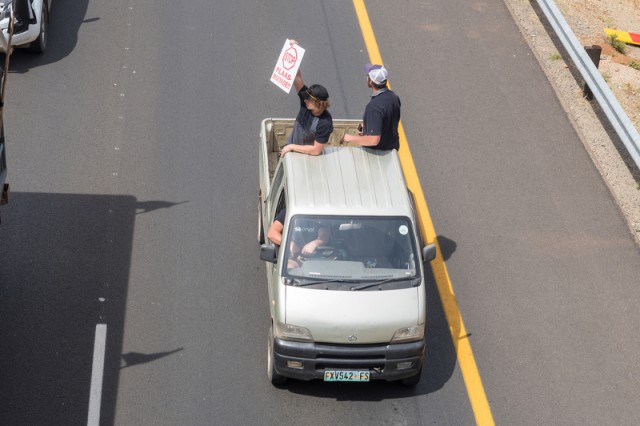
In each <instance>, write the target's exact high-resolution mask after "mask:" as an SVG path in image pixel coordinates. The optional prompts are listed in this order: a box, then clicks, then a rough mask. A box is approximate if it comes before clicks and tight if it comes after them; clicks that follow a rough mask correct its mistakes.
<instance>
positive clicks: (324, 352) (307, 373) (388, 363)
mask: <svg viewBox="0 0 640 426" xmlns="http://www.w3.org/2000/svg"><path fill="white" fill-rule="evenodd" d="M425 350H426V344H425V341H424V339H423V340H420V341H417V342H408V343H398V344H382V345H331V344H326V343H308V342H292V341H288V340H281V339H278V338H276V339H274V342H273V352H274V353H273V356H274V363H275V369H276V371H277V372H278V374H280V375H281V376H284V377H290V378H293V379H298V380H313V379H323V378H324V372H325V370H367V371H370V372H371V380H387V381H392V380H401V379H406V378H408V377H412V376H415V375H416V374H418V373H419V372H420V369H421V368H422V361H423V358H424V353H425ZM287 361H299V362H302V368H292V367H290V366H288V365H287ZM398 363H410V366H409V367H408V368H402V369H398ZM405 365H407V364H405Z"/></svg>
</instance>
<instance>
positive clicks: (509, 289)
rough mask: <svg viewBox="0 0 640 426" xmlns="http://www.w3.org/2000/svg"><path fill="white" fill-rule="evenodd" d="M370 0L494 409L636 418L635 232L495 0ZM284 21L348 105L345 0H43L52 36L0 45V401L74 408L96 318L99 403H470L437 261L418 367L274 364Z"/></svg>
mask: <svg viewBox="0 0 640 426" xmlns="http://www.w3.org/2000/svg"><path fill="white" fill-rule="evenodd" d="M366 6H367V9H368V12H369V16H370V18H371V23H372V25H373V30H374V32H375V35H376V38H377V41H378V44H379V48H380V52H381V54H382V58H383V60H384V62H385V64H386V65H387V68H388V69H389V71H390V73H391V83H392V85H393V89H394V90H395V91H396V92H398V93H399V95H400V96H401V98H402V102H403V112H402V113H403V123H404V128H405V131H406V133H407V139H408V141H409V145H410V147H411V152H412V154H413V157H414V159H415V162H416V167H417V169H418V173H419V175H420V178H421V181H422V185H423V188H424V191H425V194H426V197H427V203H428V205H429V209H430V211H431V214H432V217H433V221H434V224H435V228H436V231H437V232H438V235H439V237H438V239H439V243H440V247H441V249H442V252H443V254H444V257H445V259H446V262H447V267H448V271H449V274H450V277H451V281H452V284H453V289H454V291H455V294H456V296H457V300H458V303H459V306H460V311H461V313H462V316H463V319H464V322H465V325H466V328H467V331H468V333H469V335H468V336H467V338H468V339H469V341H470V343H471V347H472V349H473V351H474V355H475V359H476V362H477V366H478V370H479V372H480V375H481V377H482V381H483V384H484V390H485V392H486V395H487V398H488V401H489V404H490V406H491V412H492V414H493V417H494V419H495V421H496V423H497V424H505V425H507V424H509V425H512V424H523V425H529V424H531V425H534V424H535V425H537V424H598V425H602V424H633V423H636V422H637V420H638V419H639V418H640V408H639V407H638V404H637V395H638V393H639V391H640V385H638V380H637V377H636V376H637V360H638V356H637V352H638V349H640V338H638V334H637V333H636V330H635V328H636V325H637V324H638V323H639V322H640V313H639V311H638V309H637V306H638V303H639V302H640V291H639V290H638V287H637V284H638V282H639V281H640V280H639V279H638V277H640V252H639V251H638V248H637V247H636V246H635V245H634V243H633V240H632V238H631V237H630V236H629V235H628V231H627V228H626V225H625V224H624V221H623V220H622V218H621V216H620V213H619V212H618V210H617V208H616V207H615V205H614V203H613V201H612V199H611V197H610V196H609V194H608V192H607V190H606V187H605V185H604V184H603V182H602V180H601V179H600V177H599V175H598V173H597V170H596V169H595V167H594V166H593V164H592V163H591V162H590V160H589V156H588V155H587V153H586V152H585V150H584V148H583V146H582V144H581V143H580V141H579V139H578V137H577V135H576V133H575V132H574V130H573V129H572V127H571V125H570V122H569V120H568V119H567V117H566V115H565V113H564V112H563V110H562V108H561V106H560V104H559V102H558V101H557V99H556V98H555V95H554V93H553V91H552V89H551V87H550V85H549V84H548V83H547V81H546V80H545V77H544V74H543V73H542V71H541V69H540V67H539V66H538V64H537V62H536V61H535V58H534V57H533V55H532V54H531V52H530V51H529V49H528V47H527V45H526V43H525V42H524V40H523V39H522V37H521V36H520V34H519V33H518V31H517V28H516V26H515V24H514V23H513V22H512V19H511V17H510V15H509V13H508V11H507V9H506V7H505V6H504V5H503V4H502V3H500V2H493V3H492V2H482V1H477V2H464V1H428V2H427V1H419V2H416V1H407V0H399V1H395V2H388V1H387V2H385V1H378V0H376V1H373V0H371V1H367V2H366ZM288 37H293V38H296V39H298V40H299V41H300V44H301V45H302V46H303V47H304V48H305V49H306V50H307V51H306V54H305V57H304V61H303V65H302V72H303V77H304V79H305V81H306V82H308V83H315V82H317V83H322V84H324V85H325V86H326V87H327V88H328V90H329V93H330V97H331V101H332V107H331V111H332V114H333V115H334V117H344V118H359V117H360V116H361V114H362V111H363V109H364V105H365V103H366V102H367V100H368V94H369V93H368V91H367V88H366V85H365V81H364V77H363V75H362V66H363V64H364V63H366V62H368V53H367V51H366V48H365V45H364V42H363V39H362V35H361V32H360V28H359V26H358V21H357V19H356V15H355V12H354V8H353V5H352V3H351V2H331V1H322V2H316V1H310V0H305V1H295V2H294V1H284V0H275V1H269V2H247V1H244V2H243V1H240V2H224V3H223V2H211V1H207V0H190V1H188V2H187V1H185V0H182V1H176V0H173V1H168V0H155V1H153V2H134V1H133V0H128V1H121V0H117V1H110V2H89V0H56V1H55V3H54V5H53V12H52V26H51V32H50V48H49V50H48V51H47V52H46V53H45V54H44V55H43V56H33V55H29V54H27V53H25V52H18V53H16V54H15V55H14V56H13V57H12V65H11V74H10V75H9V76H8V78H9V80H8V89H7V90H8V93H7V100H6V105H5V114H6V115H5V127H6V137H7V145H8V146H7V149H8V167H9V181H10V182H11V187H12V194H11V200H10V204H9V205H8V206H6V207H4V208H3V211H2V214H3V223H2V226H1V227H0V244H1V245H0V342H1V346H0V365H1V366H2V380H0V383H1V384H0V398H1V399H2V404H0V424H2V425H19V426H21V425H84V424H88V419H89V421H91V415H90V414H89V401H90V396H91V383H92V369H93V365H92V362H93V361H92V360H93V352H94V338H95V332H96V324H106V325H107V335H106V352H105V359H104V369H103V371H104V382H103V386H102V388H101V389H102V395H101V398H99V400H100V401H101V405H100V411H99V418H100V424H102V425H270V424H278V425H294V424H295V425H299V424H305V425H329V424H330V425H371V424H376V425H377V424H380V425H405V424H406V425H422V424H424V425H427V424H438V425H441V424H447V425H463V424H473V423H474V422H475V418H474V413H473V410H472V408H471V405H470V403H469V396H468V391H467V388H466V386H465V383H464V380H463V378H462V376H461V374H460V370H459V366H458V363H457V358H456V352H455V349H454V345H453V343H452V340H451V335H450V333H449V325H448V324H447V322H446V320H445V318H444V314H443V308H442V305H441V302H440V299H439V296H438V293H437V290H436V287H435V283H434V280H433V279H430V280H429V283H428V297H429V299H428V309H429V315H428V317H429V328H428V332H427V333H428V337H427V344H428V346H429V351H430V352H429V357H428V359H427V360H426V364H425V370H424V371H423V380H422V382H421V383H420V384H419V385H418V386H417V387H416V388H415V389H407V388H404V387H402V386H400V385H398V384H393V383H391V384H388V383H370V384H367V385H364V386H363V385H346V384H336V385H329V384H324V383H320V382H313V383H290V384H288V385H287V386H285V387H283V388H280V389H278V388H274V387H272V386H271V385H270V384H269V383H268V381H267V379H266V331H267V326H268V306H267V303H266V283H265V277H264V269H263V268H264V266H263V264H262V263H261V261H260V260H259V258H258V250H257V244H256V242H255V235H254V233H255V227H256V219H257V217H256V216H257V214H256V211H255V202H256V195H257V187H258V175H257V152H258V151H257V147H258V131H259V124H260V120H261V119H262V118H265V117H290V116H293V115H294V114H295V112H296V110H297V106H296V105H297V101H296V97H295V96H294V95H293V94H290V95H286V94H285V93H284V92H282V91H281V90H280V89H278V88H277V87H275V86H274V85H273V84H272V83H270V82H269V76H270V73H271V71H272V70H273V65H274V63H275V59H276V57H277V54H278V53H279V51H280V48H281V47H282V44H283V43H284V40H285V39H286V38H288ZM94 375H95V372H94ZM94 414H95V412H94ZM94 420H95V418H94Z"/></svg>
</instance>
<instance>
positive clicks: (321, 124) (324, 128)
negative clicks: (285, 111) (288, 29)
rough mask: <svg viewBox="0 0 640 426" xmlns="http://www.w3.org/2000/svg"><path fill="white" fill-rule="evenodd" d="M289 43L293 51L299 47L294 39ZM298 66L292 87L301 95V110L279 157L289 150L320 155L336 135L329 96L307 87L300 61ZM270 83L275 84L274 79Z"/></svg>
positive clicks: (320, 87) (325, 92) (319, 87)
mask: <svg viewBox="0 0 640 426" xmlns="http://www.w3.org/2000/svg"><path fill="white" fill-rule="evenodd" d="M287 43H288V44H289V46H290V47H291V48H299V46H298V43H297V42H296V41H295V40H287ZM285 46H286V43H285ZM287 50H288V49H283V52H287ZM294 50H295V49H294ZM303 52H304V50H303ZM285 56H286V53H285ZM285 56H283V54H281V57H285ZM279 63H281V62H279ZM297 65H298V67H296V73H295V75H293V76H292V79H291V84H290V87H291V86H294V87H295V88H296V91H297V92H298V97H299V98H300V110H299V111H298V115H297V117H296V122H295V124H294V126H293V131H292V132H291V134H290V135H289V139H288V140H287V144H286V145H285V146H284V147H283V148H282V151H281V152H280V155H281V156H284V155H285V154H286V153H287V152H289V151H294V152H300V153H303V154H309V155H318V154H320V153H321V152H322V150H323V149H324V145H325V144H326V143H327V142H329V137H330V136H331V133H332V132H333V118H332V117H331V114H330V113H329V111H327V108H329V105H330V104H329V93H328V92H327V89H325V88H324V86H321V85H320V84H312V85H311V86H310V87H307V86H305V84H304V81H303V80H302V74H301V73H300V70H299V65H300V60H299V59H298V63H297ZM277 68H278V65H276V70H277ZM274 72H275V71H274ZM271 81H273V77H272V80H271ZM274 83H275V82H274ZM276 84H278V83H276ZM278 85H279V84H278Z"/></svg>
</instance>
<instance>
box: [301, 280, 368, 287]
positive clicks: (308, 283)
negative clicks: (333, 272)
mask: <svg viewBox="0 0 640 426" xmlns="http://www.w3.org/2000/svg"><path fill="white" fill-rule="evenodd" d="M291 281H292V285H293V286H294V287H306V286H308V285H315V284H328V283H357V282H360V280H345V279H342V278H338V279H334V278H327V279H321V280H315V281H309V282H302V279H300V278H296V279H293V280H291Z"/></svg>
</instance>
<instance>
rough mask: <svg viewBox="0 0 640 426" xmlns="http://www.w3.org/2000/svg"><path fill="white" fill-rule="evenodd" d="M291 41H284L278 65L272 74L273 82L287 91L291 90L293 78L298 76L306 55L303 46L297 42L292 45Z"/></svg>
mask: <svg viewBox="0 0 640 426" xmlns="http://www.w3.org/2000/svg"><path fill="white" fill-rule="evenodd" d="M289 42H290V40H289V39H287V41H285V42H284V46H283V47H282V51H281V52H280V56H279V57H278V62H276V67H275V68H274V69H273V73H272V74H271V82H272V83H273V84H275V85H276V86H278V87H279V88H281V89H282V90H284V91H285V92H287V93H289V92H291V87H292V86H293V79H294V78H295V77H296V73H297V72H298V68H300V63H301V62H302V57H303V56H304V49H303V48H302V47H300V46H299V45H297V44H294V45H293V46H292V45H291V44H289Z"/></svg>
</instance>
